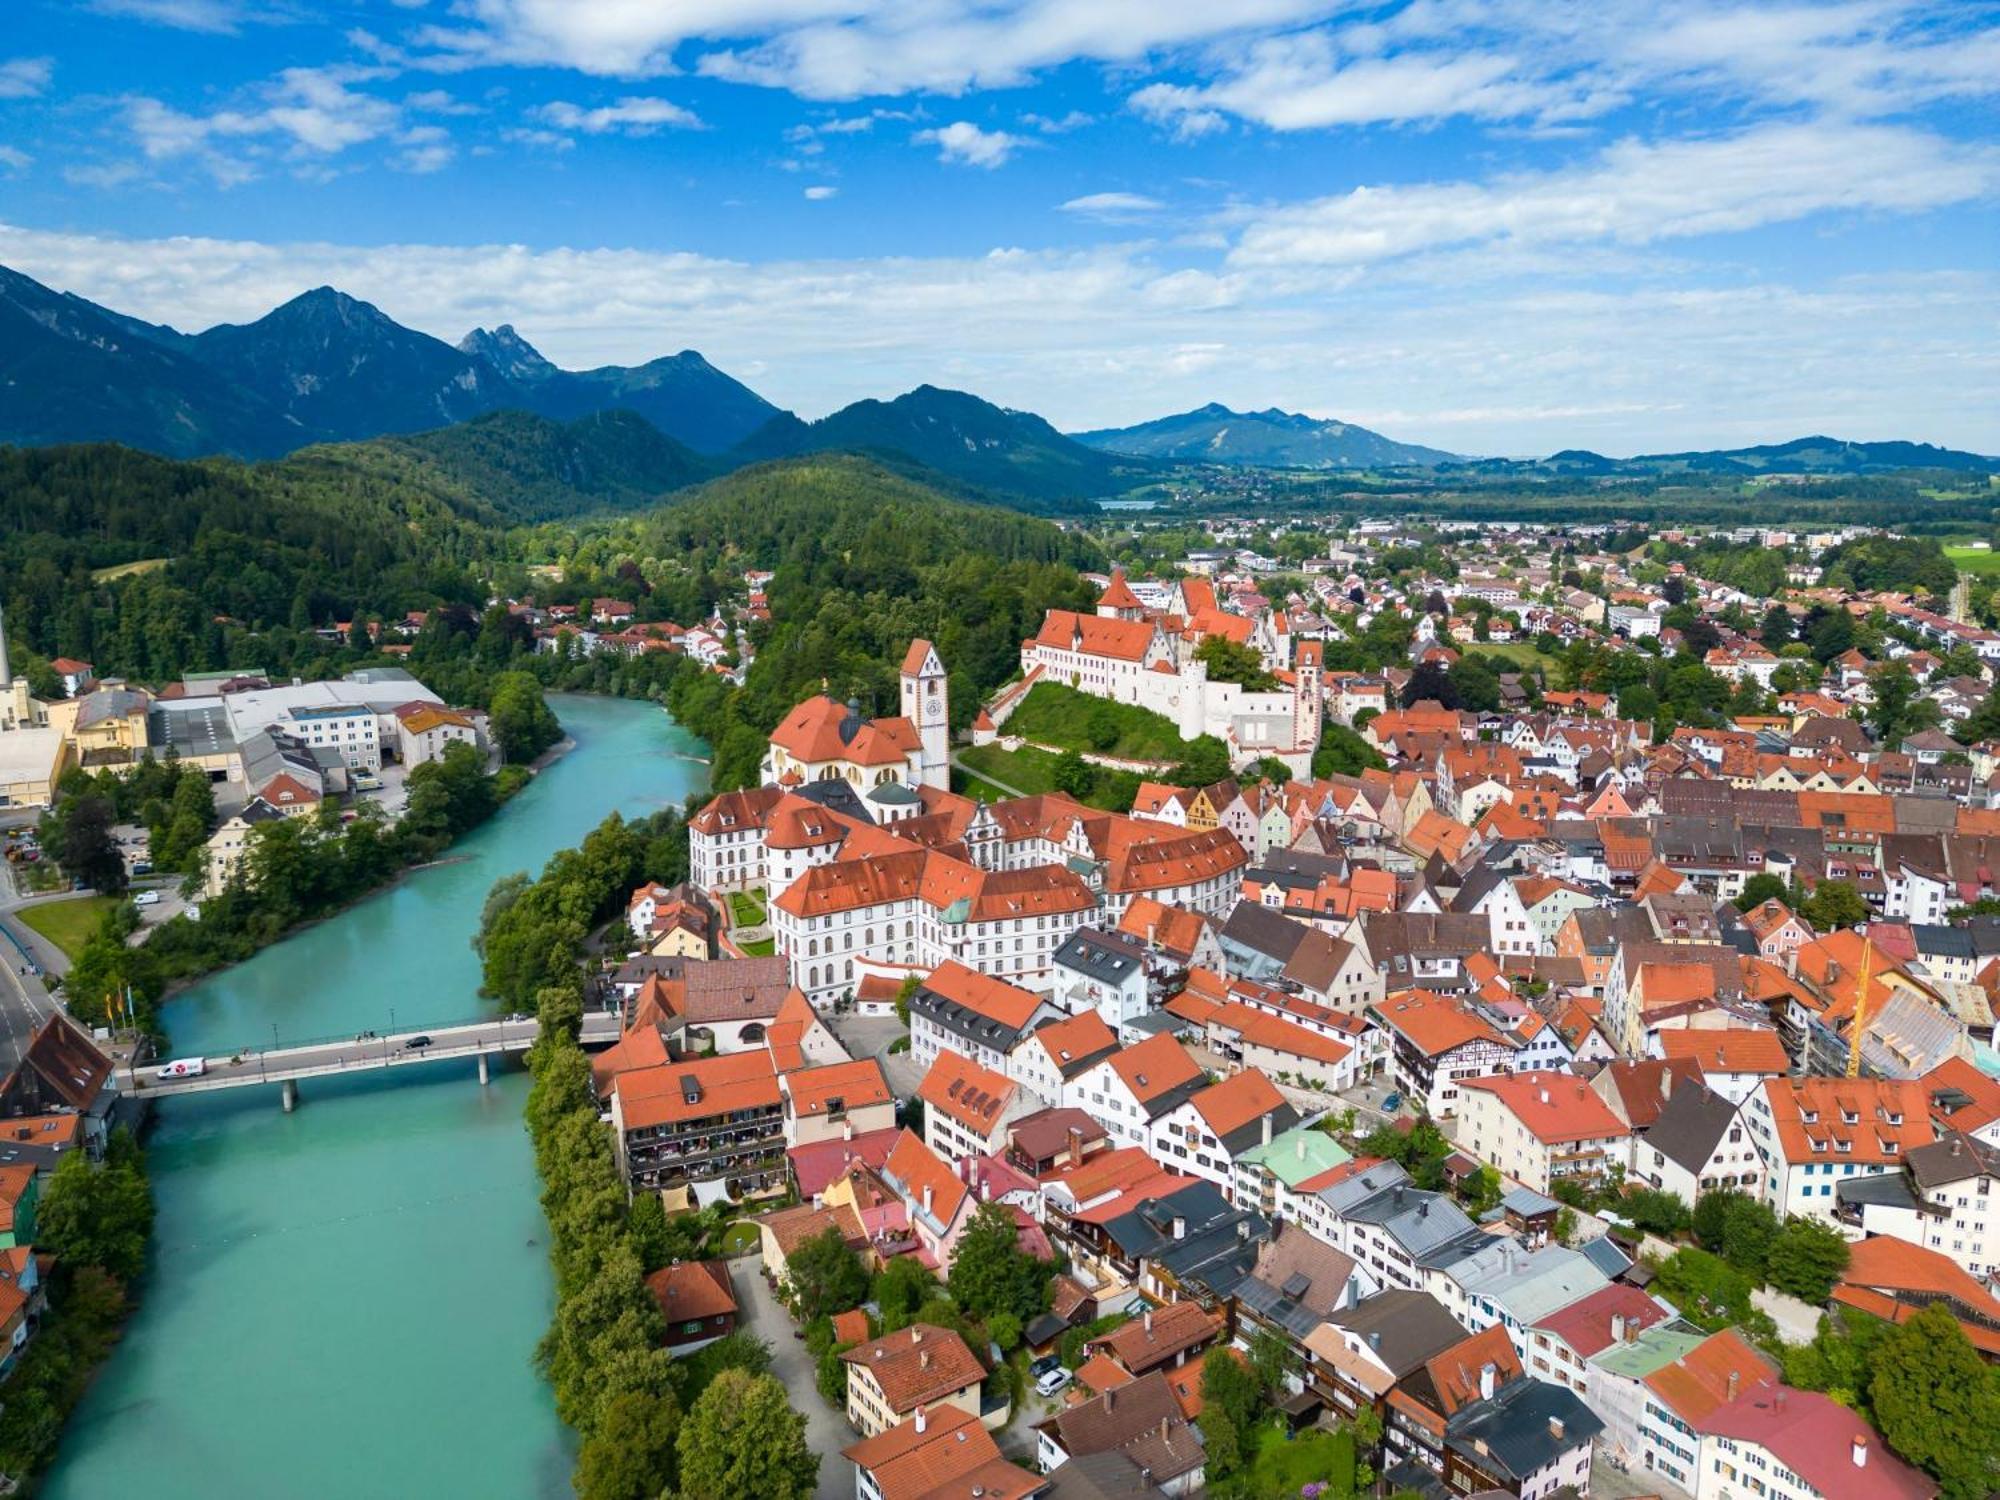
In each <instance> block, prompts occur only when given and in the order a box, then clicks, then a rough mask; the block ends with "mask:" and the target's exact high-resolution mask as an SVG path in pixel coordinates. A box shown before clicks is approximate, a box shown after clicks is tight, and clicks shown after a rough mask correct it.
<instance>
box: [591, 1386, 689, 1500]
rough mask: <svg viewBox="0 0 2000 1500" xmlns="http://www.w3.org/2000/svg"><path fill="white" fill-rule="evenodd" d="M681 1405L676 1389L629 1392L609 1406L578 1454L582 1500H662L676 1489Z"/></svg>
mask: <svg viewBox="0 0 2000 1500" xmlns="http://www.w3.org/2000/svg"><path fill="white" fill-rule="evenodd" d="M680 1433H681V1407H680V1402H679V1401H678V1400H676V1399H675V1397H674V1395H673V1393H672V1392H671V1391H668V1392H663V1393H661V1394H659V1395H651V1394H648V1393H645V1392H642V1391H626V1392H623V1393H621V1394H619V1395H616V1396H613V1397H612V1398H611V1399H610V1400H609V1401H607V1402H605V1403H604V1411H603V1414H602V1415H601V1416H600V1417H599V1418H598V1422H597V1429H596V1431H594V1432H592V1433H591V1434H590V1435H589V1436H588V1437H586V1438H585V1439H584V1440H583V1443H582V1445H581V1446H580V1447H579V1449H578V1450H577V1456H576V1474H575V1477H574V1487H575V1489H576V1493H577V1500H658V1497H659V1496H660V1495H661V1494H662V1493H664V1492H665V1491H668V1490H670V1489H672V1488H673V1483H674V1475H675V1469H676V1464H675V1450H676V1445H677V1443H678V1441H679V1439H680Z"/></svg>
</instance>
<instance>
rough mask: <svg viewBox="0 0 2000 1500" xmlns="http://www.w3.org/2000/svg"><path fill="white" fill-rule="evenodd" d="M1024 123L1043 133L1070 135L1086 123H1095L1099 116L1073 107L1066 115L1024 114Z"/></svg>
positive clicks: (1022, 118)
mask: <svg viewBox="0 0 2000 1500" xmlns="http://www.w3.org/2000/svg"><path fill="white" fill-rule="evenodd" d="M1021 123H1022V124H1023V125H1032V126H1033V127H1034V128H1035V129H1037V130H1039V131H1041V133H1042V134H1043V135H1068V134H1069V133H1070V132H1071V131H1072V130H1081V129H1083V127H1084V126H1086V125H1095V124H1096V123H1097V116H1095V115H1087V114H1085V113H1084V112H1083V111H1082V110H1080V109H1073V110H1071V111H1070V112H1069V113H1068V114H1066V115H1057V116H1050V115H1022V116H1021Z"/></svg>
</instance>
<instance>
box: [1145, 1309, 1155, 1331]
mask: <svg viewBox="0 0 2000 1500" xmlns="http://www.w3.org/2000/svg"><path fill="white" fill-rule="evenodd" d="M1152 1336H1153V1310H1152V1308H1150V1307H1149V1308H1147V1309H1146V1337H1147V1338H1151V1337H1152Z"/></svg>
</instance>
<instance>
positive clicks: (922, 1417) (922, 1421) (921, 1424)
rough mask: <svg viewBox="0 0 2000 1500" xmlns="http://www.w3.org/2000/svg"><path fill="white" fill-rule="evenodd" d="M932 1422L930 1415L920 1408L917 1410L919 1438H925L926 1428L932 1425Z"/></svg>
mask: <svg viewBox="0 0 2000 1500" xmlns="http://www.w3.org/2000/svg"><path fill="white" fill-rule="evenodd" d="M930 1420H931V1418H930V1413H929V1412H927V1411H925V1410H924V1409H923V1407H921V1406H919V1407H918V1408H917V1435H918V1436H919V1437H921V1436H923V1431H924V1428H926V1427H928V1426H929V1425H930Z"/></svg>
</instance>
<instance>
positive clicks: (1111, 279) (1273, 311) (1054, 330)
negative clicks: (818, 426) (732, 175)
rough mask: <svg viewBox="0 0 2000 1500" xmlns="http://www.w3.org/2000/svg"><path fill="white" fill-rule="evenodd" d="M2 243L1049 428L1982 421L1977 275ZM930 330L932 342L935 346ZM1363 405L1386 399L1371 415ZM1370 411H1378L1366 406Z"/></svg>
mask: <svg viewBox="0 0 2000 1500" xmlns="http://www.w3.org/2000/svg"><path fill="white" fill-rule="evenodd" d="M0 264H6V265H10V266H15V267H18V268H19V269H21V270H22V271H24V272H25V273H26V274H28V275H31V276H36V277H39V278H40V279H42V280H45V281H48V282H51V283H53V284H55V285H57V286H59V287H62V288H64V289H67V290H74V291H76V292H79V293H80V294H82V295H84V296H87V297H90V298H92V299H94V300H96V301H99V302H103V303H105V304H107V305H109V306H112V307H117V308H120V309H121V310H124V311H128V312H131V313H133V314H135V315H137V316H141V317H146V318H150V319H155V320H158V321H161V322H167V323H172V324H174V325H176V326H178V327H185V328H200V327H205V326H207V325H209V324H212V323H216V322H222V321H238V322H240V321H245V320H248V319H252V318H255V317H257V316H259V315H260V314H262V313H263V312H265V311H267V310H268V309H269V308H271V307H272V306H275V305H276V304H277V303H279V302H281V301H283V300H285V299H286V298H288V297H291V296H293V295H295V294H296V293H297V292H298V291H299V290H300V289H301V288H303V287H307V286H313V285H317V284H320V283H323V282H324V283H330V284H332V285H335V286H339V287H342V288H344V289H345V290H347V291H350V292H352V293H354V294H355V295H357V296H360V297H364V298H366V299H367V300H369V301H371V302H374V303H376V304H377V305H379V306H381V307H382V308H384V309H385V310H386V311H387V312H388V313H389V314H390V315H391V316H392V317H395V318H398V319H400V320H401V321H403V322H405V323H408V324H410V325H411V326H414V327H418V328H423V329H426V330H428V331H430V332H433V333H436V334H439V335H441V336H443V337H447V338H452V337H456V336H457V334H458V333H459V332H461V331H462V330H463V329H465V328H467V327H469V326H472V325H474V324H485V325H491V324H493V323H495V322H513V323H514V324H516V326H518V327H520V328H521V329H522V330H523V332H524V334H525V335H526V336H527V337H528V338H529V339H530V340H531V341H533V342H534V343H535V344H536V346H537V347H539V348H542V349H544V350H545V351H547V353H548V354H549V355H550V357H551V358H553V359H556V360H557V361H558V362H560V363H562V364H564V365H567V366H569V367H572V368H578V367H584V366H589V365H595V364H603V363H610V362H619V363H629V362H636V361H640V360H644V359H647V358H651V357H653V356H656V355H658V354H659V353H660V352H661V346H660V338H661V335H660V332H659V330H661V329H666V328H670V329H672V330H673V331H674V333H673V337H674V342H675V343H676V345H679V344H688V345H692V346H693V347H696V348H699V349H701V350H702V351H703V352H704V353H705V354H707V355H708V356H709V358H711V359H713V360H714V361H716V363H718V364H719V365H720V366H721V367H722V368H724V369H730V370H736V371H740V372H749V371H751V370H752V369H753V367H755V366H757V365H758V363H759V362H763V364H764V365H765V366H766V367H767V369H766V372H765V373H764V374H761V375H759V376H758V385H759V388H760V389H762V390H763V391H764V392H765V394H767V395H768V396H770V397H771V399H773V400H775V401H778V402H780V403H782V404H784V405H787V406H791V407H794V408H795V409H798V410H800V411H801V412H803V413H806V414H816V413H818V412H821V411H826V410H830V409H831V408H833V407H835V406H838V405H842V404H844V403H846V402H848V401H852V400H855V399H857V398H859V397H862V396H871V395H872V396H882V395H887V394H890V393H893V392H895V391H900V390H906V389H908V388H909V387H911V386H913V385H915V384H917V383H919V382H921V381H924V380H932V381H949V382H951V383H955V384H958V385H961V386H963V387H966V388H969V389H972V390H976V391H978V392H979V393H980V394H981V395H984V396H986V397H987V398H989V399H991V400H995V401H999V402H1001V403H1003V404H1006V405H1010V406H1016V407H1024V408H1027V409H1030V410H1035V411H1039V412H1042V413H1043V414H1044V415H1046V416H1048V417H1049V418H1050V419H1051V420H1053V421H1055V422H1057V423H1058V424H1059V425H1062V426H1064V427H1067V428H1080V427H1096V426H1108V425H1116V424H1122V423H1125V422H1130V421H1135V420H1139V419H1142V418H1146V417H1151V416H1158V415H1160V414H1161V413H1163V412H1166V411H1174V410H1181V409H1185V408H1187V407H1191V406H1197V405H1200V404H1201V403H1203V402H1205V401H1209V400H1219V401H1224V402H1227V403H1228V404H1230V405H1232V406H1235V407H1238V408H1243V407H1252V408H1258V407H1264V406H1272V405H1276V406H1282V407H1285V408H1286V409H1288V410H1298V409H1304V410H1308V411H1312V412H1316V413H1320V414H1323V415H1326V416H1341V417H1346V418H1348V419H1350V420H1358V421H1365V422H1368V424H1369V425H1371V426H1375V425H1379V426H1381V427H1383V428H1384V429H1385V430H1387V431H1388V432H1389V433H1390V435H1391V436H1394V437H1399V438H1404V439H1407V440H1409V441H1413V442H1431V443H1434V444H1436V445H1437V446H1441V447H1446V448H1451V449H1453V450H1455V451H1459V452H1483V453H1524V452H1549V451H1552V450H1554V449H1556V448H1561V447H1568V446H1584V447H1592V448H1596V449H1599V450H1600V451H1604V452H1612V453H1630V452H1646V451H1671V450H1676V449H1682V448H1693V447H1705V446H1713V445H1719V444H1734V443H1739V442H1762V441H1775V440H1782V439H1785V438H1790V437H1795V436H1799V435H1802V434H1804V433H1807V432H1814V431H1828V432H1832V433H1834V434H1836V435H1840V436H1847V437H1853V438H1857V439H1866V438H1884V437H1901V438H1913V439H1925V440H1929V441H1933V442H1943V443H1951V444H1955V445H1957V446H1960V447H1968V448H1973V449H1982V448H1991V447H1992V446H1993V443H1992V413H1993V412H1994V411H1995V410H2000V275H1996V274H1995V273H1993V272H1991V271H1985V272H1936V273H1929V274H1924V275H1907V276H1900V277H1873V278H1867V279H1852V280H1837V281H1834V282H1832V283H1830V284H1828V285H1826V286H1823V287H1818V288H1801V287H1791V286H1785V285H1778V284H1755V283H1742V284H1706V283H1703V282H1701V281H1698V280H1696V279H1694V277H1695V276H1696V275H1697V273H1695V272H1688V273H1684V274H1679V275H1676V276H1668V277H1661V278H1658V279H1655V280H1653V281H1652V282H1650V283H1648V284H1641V285H1637V286H1633V287H1629V288H1627V289H1625V290H1622V291H1617V292H1610V291H1599V290H1594V289H1591V288H1589V287H1587V286H1565V285H1559V284H1555V283H1553V282H1551V280H1550V279H1549V278H1548V277H1547V276H1544V275H1539V274H1534V275H1525V276H1521V277H1516V278H1513V279H1511V280H1507V281H1502V282H1497V283H1496V282H1479V283H1474V284H1471V285H1467V284H1465V283H1463V282H1462V281H1461V280H1459V279H1458V278H1457V277H1455V276H1452V275H1445V276H1441V277H1438V278H1433V279H1425V280H1400V279H1399V278H1398V277H1397V276H1394V275H1389V274H1382V273H1374V272H1371V273H1369V274H1368V276H1367V277H1366V278H1365V281H1364V282H1363V283H1362V288H1361V289H1360V290H1357V291H1354V292H1347V291H1343V288H1344V287H1346V286H1348V285H1349V284H1350V282H1351V280H1352V278H1353V275H1354V273H1353V272H1352V271H1351V270H1349V269H1345V268H1343V269H1340V270H1338V271H1335V272H1327V271H1324V270H1322V269H1319V268H1315V267H1305V268H1300V267H1290V266H1287V267H1265V266H1246V267H1238V268H1234V269H1225V270H1223V271H1220V272H1207V271H1201V270H1197V269H1192V268H1188V267H1183V266H1175V265H1165V264H1161V263H1159V262H1157V261H1156V260H1154V259H1152V258H1150V256H1149V255H1147V254H1144V253H1141V252H1138V251H1135V250H1134V249H1132V248H1131V247H1125V246H1113V247H1105V248H1102V249H1098V250H1093V251H1088V252H1078V253H1056V252H1035V251H1021V250H1007V251H1002V252H998V253H995V254H991V255H983V256H968V257H958V258H928V259H923V258H915V257H904V258H887V259H881V260H799V261H780V262H771V263H767V264H759V265H748V264H744V263H742V262H737V261H729V260H721V259H716V258H713V257H708V256H700V255H692V254H684V253H674V252H655V251H640V250H614V249H594V250H590V249H569V248H551V249H541V250H533V249H529V248H526V247H524V246H520V245H481V246H436V245H395V244H391V245H371V246H347V245H334V244H325V243H300V244H275V245H272V244H258V243H253V242H245V241H228V240H213V239H199V238H186V237H183V238H171V239H159V240H127V239H112V238H103V237H97V236H90V235H73V234H62V233H54V232H44V231H36V230H27V229H19V228H10V227H7V226H5V225H0ZM946 351H949V352H948V353H947V352H946ZM1384 414H1386V415H1384ZM1371 417H1379V418H1380V420H1379V421H1371V420H1370V418H1371Z"/></svg>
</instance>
